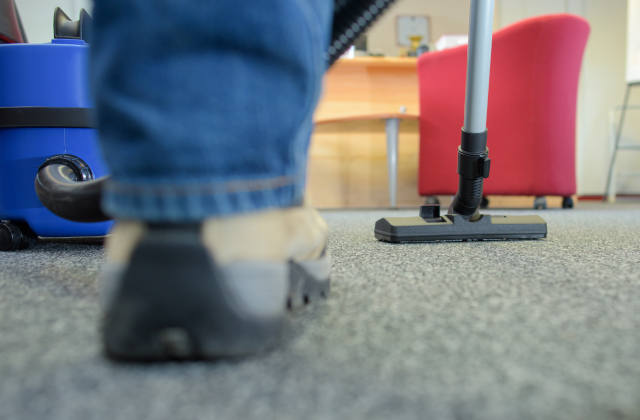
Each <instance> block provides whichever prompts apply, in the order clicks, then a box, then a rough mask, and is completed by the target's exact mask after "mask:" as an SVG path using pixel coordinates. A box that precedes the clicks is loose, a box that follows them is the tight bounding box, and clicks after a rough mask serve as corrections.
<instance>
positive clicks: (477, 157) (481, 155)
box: [449, 131, 491, 217]
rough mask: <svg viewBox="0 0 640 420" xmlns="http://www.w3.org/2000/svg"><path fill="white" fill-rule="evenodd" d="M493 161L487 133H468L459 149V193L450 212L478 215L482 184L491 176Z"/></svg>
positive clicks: (463, 133)
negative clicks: (490, 170)
mask: <svg viewBox="0 0 640 420" xmlns="http://www.w3.org/2000/svg"><path fill="white" fill-rule="evenodd" d="M490 164H491V161H490V160H489V149H487V132H486V131H485V132H482V133H466V132H464V131H462V140H461V145H460V148H459V149H458V174H460V180H459V181H458V192H457V193H456V196H455V197H454V199H453V202H452V203H451V207H450V208H449V212H450V213H453V214H459V215H462V216H467V217H473V216H475V215H476V213H477V211H478V208H479V207H480V203H481V201H482V184H483V182H484V178H487V177H488V176H489V169H490Z"/></svg>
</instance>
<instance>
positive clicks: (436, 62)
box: [418, 14, 589, 202]
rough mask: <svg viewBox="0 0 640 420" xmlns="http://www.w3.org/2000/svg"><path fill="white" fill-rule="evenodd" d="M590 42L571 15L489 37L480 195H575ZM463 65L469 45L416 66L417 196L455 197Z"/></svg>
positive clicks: (541, 19) (580, 22)
mask: <svg viewBox="0 0 640 420" xmlns="http://www.w3.org/2000/svg"><path fill="white" fill-rule="evenodd" d="M588 37H589V24H588V23H587V21H586V20H584V19H582V18H581V17H578V16H573V15H568V14H557V15H545V16H539V17H534V18H530V19H526V20H523V21H520V22H518V23H515V24H513V25H510V26H508V27H505V28H503V29H500V30H498V31H496V32H495V33H494V35H493V46H492V53H491V76H490V82H489V108H488V111H487V112H488V115H487V130H488V137H487V139H488V147H489V157H490V158H491V175H490V176H489V178H488V179H486V180H485V183H484V185H485V187H484V194H485V195H489V194H496V195H535V196H546V195H560V196H563V197H569V196H571V195H573V194H575V192H576V174H575V172H576V169H575V121H576V100H577V92H578V77H579V74H580V66H581V63H582V54H583V51H584V47H585V44H586V42H587V38H588ZM466 60H467V47H466V46H460V47H456V48H452V49H448V50H443V51H437V52H431V53H426V54H423V55H422V56H421V57H420V58H419V59H418V80H419V86H420V157H419V169H418V174H419V175H418V177H419V179H418V191H419V193H420V194H421V195H439V194H446V195H449V194H454V193H455V192H456V190H457V187H458V175H457V173H456V168H457V159H458V155H457V153H456V149H457V147H458V145H459V144H460V130H461V128H462V121H463V116H464V94H465V77H466V67H467V61H466ZM565 202H568V201H567V200H565Z"/></svg>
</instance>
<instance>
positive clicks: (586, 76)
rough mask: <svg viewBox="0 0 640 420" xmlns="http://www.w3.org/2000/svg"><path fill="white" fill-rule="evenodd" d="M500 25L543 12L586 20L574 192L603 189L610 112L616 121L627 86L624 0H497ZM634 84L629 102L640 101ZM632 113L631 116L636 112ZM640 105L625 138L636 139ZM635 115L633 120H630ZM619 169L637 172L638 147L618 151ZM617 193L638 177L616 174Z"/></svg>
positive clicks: (635, 188)
mask: <svg viewBox="0 0 640 420" xmlns="http://www.w3.org/2000/svg"><path fill="white" fill-rule="evenodd" d="M497 2H498V4H497V7H496V9H497V14H496V21H497V25H498V26H499V27H502V26H505V25H508V24H510V23H513V22H515V21H517V20H520V19H523V18H525V17H529V16H535V15H540V14H546V13H562V12H567V13H573V14H577V15H581V16H582V17H584V18H585V19H587V20H588V21H589V24H590V25H591V34H590V37H589V42H588V43H587V47H586V50H585V55H584V61H583V66H582V73H581V78H580V88H579V93H578V112H577V133H576V136H577V138H576V146H577V147H576V153H577V166H578V168H577V170H578V193H579V194H584V195H591V194H594V195H600V194H603V193H604V190H605V184H606V177H607V170H608V165H609V158H610V154H611V150H612V143H611V139H610V131H611V128H612V127H611V125H610V117H611V116H612V117H613V118H614V121H615V123H617V117H618V115H619V114H618V113H617V112H612V110H613V108H614V107H616V106H618V105H620V104H621V102H622V99H623V95H624V89H625V78H624V73H625V58H626V7H627V3H626V0H607V1H602V0H564V1H557V0H535V1H534V0H497ZM638 91H640V88H635V89H634V91H633V94H632V96H631V101H630V102H631V103H634V102H635V103H636V104H637V103H640V92H638ZM634 113H635V115H634ZM638 113H640V111H639V110H636V111H631V112H630V113H629V114H628V117H627V122H626V124H625V131H624V137H625V139H624V141H627V142H631V141H634V140H633V137H635V141H636V142H637V141H638V138H640V124H638V123H637V121H638V120H640V115H638ZM634 119H635V120H636V123H635V124H634ZM618 156H619V160H618V161H619V165H618V171H621V172H636V173H637V172H640V159H639V156H638V152H621V153H620V154H619V155H618ZM617 190H618V192H620V193H638V192H639V191H640V177H638V176H625V177H622V176H619V177H618V183H617Z"/></svg>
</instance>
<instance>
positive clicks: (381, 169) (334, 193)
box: [308, 57, 421, 208]
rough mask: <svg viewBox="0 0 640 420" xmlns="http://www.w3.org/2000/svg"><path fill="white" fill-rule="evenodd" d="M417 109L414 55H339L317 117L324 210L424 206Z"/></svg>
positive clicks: (316, 162)
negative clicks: (419, 182) (419, 188)
mask: <svg viewBox="0 0 640 420" xmlns="http://www.w3.org/2000/svg"><path fill="white" fill-rule="evenodd" d="M418 112H419V106H418V78H417V72H416V59H415V58H413V57H402V58H387V57H357V58H352V59H341V60H339V61H338V62H337V63H336V64H335V65H334V66H333V67H332V68H331V69H330V70H329V72H327V75H326V76H325V86H324V95H323V97H322V100H321V102H320V104H319V105H318V108H317V110H316V113H315V116H314V119H315V122H316V130H315V133H314V135H313V142H312V146H311V151H310V160H309V179H308V194H309V196H310V198H311V202H312V203H313V204H314V205H316V206H318V207H325V208H326V207H383V206H384V207H387V206H389V205H391V206H392V207H395V206H396V204H397V205H400V206H415V205H417V204H419V203H420V202H421V199H420V197H419V196H418V193H417V166H418V143H419V142H418V124H417V119H418ZM401 121H403V122H402V123H401ZM394 132H395V133H396V138H395V142H396V143H397V141H398V137H399V139H400V147H396V148H395V149H394V147H393V143H394V138H393V133H394ZM387 149H388V151H389V152H391V153H392V154H388V153H387ZM394 156H395V157H394ZM385 161H386V162H385ZM392 161H393V162H392ZM394 162H395V163H397V181H396V179H395V177H394V176H393V172H394V170H393V163H394ZM396 182H397V185H398V188H397V191H395V192H394V188H393V185H394V184H395V183H396Z"/></svg>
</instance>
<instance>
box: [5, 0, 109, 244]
mask: <svg viewBox="0 0 640 420" xmlns="http://www.w3.org/2000/svg"><path fill="white" fill-rule="evenodd" d="M89 20H90V17H89V15H88V14H87V13H86V12H85V11H84V10H82V11H81V14H80V20H79V21H75V22H72V21H71V20H70V19H69V18H68V17H67V16H66V15H65V14H64V12H63V11H62V10H61V9H59V8H58V9H56V11H55V14H54V33H55V38H54V39H53V40H52V41H51V43H49V44H24V43H14V44H2V45H0V68H2V69H3V72H2V75H1V76H0V220H1V223H0V250H3V251H6V250H14V249H20V248H24V247H26V246H27V245H28V243H29V239H30V238H36V237H38V236H39V237H77V236H102V235H105V234H106V232H107V231H108V230H109V228H110V225H111V222H99V223H80V222H72V221H69V220H65V219H63V218H61V217H59V216H56V215H54V214H53V213H52V212H51V211H50V210H48V209H47V208H45V207H44V206H43V205H42V203H41V201H40V200H39V199H38V196H37V195H36V192H35V189H34V181H35V179H36V176H37V174H38V172H39V171H40V170H41V169H43V168H45V167H49V168H55V170H56V171H58V172H60V173H61V174H64V175H65V176H66V177H67V178H69V177H70V178H73V179H75V180H76V181H90V180H92V179H94V178H97V177H100V176H102V175H104V174H105V173H106V168H105V165H104V162H103V161H102V158H101V156H100V152H99V149H98V144H97V139H96V132H95V130H94V129H92V128H91V119H90V109H91V106H92V105H91V99H90V97H89V93H88V86H89V85H88V80H87V58H88V53H89V47H88V44H87V42H86V41H87V35H88V31H87V27H88V23H89ZM96 205H97V206H99V203H96ZM81 210H82V209H79V211H81ZM89 220H91V219H90V218H89Z"/></svg>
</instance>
